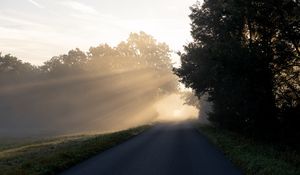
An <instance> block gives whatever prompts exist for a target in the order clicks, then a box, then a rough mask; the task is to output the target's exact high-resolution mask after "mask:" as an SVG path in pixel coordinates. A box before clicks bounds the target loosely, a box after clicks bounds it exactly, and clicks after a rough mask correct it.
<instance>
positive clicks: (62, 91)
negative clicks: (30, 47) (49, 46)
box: [0, 32, 178, 137]
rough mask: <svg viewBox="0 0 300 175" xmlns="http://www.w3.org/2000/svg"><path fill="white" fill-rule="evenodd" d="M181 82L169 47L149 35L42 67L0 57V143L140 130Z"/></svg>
mask: <svg viewBox="0 0 300 175" xmlns="http://www.w3.org/2000/svg"><path fill="white" fill-rule="evenodd" d="M177 82H178V81H177V79H176V76H175V75H173V72H172V63H171V59H170V49H169V47H168V46H167V45H166V44H164V43H159V42H157V41H156V40H155V39H154V38H153V37H152V36H150V35H147V34H146V33H144V32H140V33H132V34H130V36H129V38H128V40H127V41H124V42H121V43H120V44H119V45H117V46H116V47H111V46H109V45H107V44H102V45H99V46H97V47H91V48H90V49H89V51H88V52H87V53H85V52H83V51H81V50H79V49H75V50H71V51H69V52H68V54H64V55H60V56H56V57H53V58H51V59H50V60H49V61H46V62H45V63H44V64H43V65H41V66H34V65H31V64H30V63H24V62H22V61H21V60H19V59H18V58H16V57H14V56H11V55H4V56H1V55H0V85H1V86H0V111H1V117H0V137H1V136H23V135H24V136H32V135H53V134H69V133H75V132H83V131H103V130H113V129H121V128H124V127H129V126H133V125H137V124H138V123H141V122H145V121H147V120H151V119H153V117H155V115H156V114H155V111H151V110H149V108H151V105H152V104H153V103H154V102H155V100H157V99H158V98H159V96H161V95H163V94H168V93H171V92H174V91H175V90H176V89H177ZM145 110H148V112H147V113H144V114H141V113H142V112H143V111H145ZM149 111H150V112H149Z"/></svg>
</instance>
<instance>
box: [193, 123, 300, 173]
mask: <svg viewBox="0 0 300 175" xmlns="http://www.w3.org/2000/svg"><path fill="white" fill-rule="evenodd" d="M198 129H199V131H200V132H201V133H202V134H204V135H206V136H207V137H208V138H209V139H210V140H211V142H212V143H214V144H215V145H217V146H218V147H219V148H220V149H221V150H222V151H223V152H224V154H225V155H227V157H228V158H229V159H231V161H232V162H233V163H234V164H236V165H237V166H238V167H240V168H241V169H242V170H243V171H244V173H245V174H247V175H254V174H255V175H300V154H299V153H297V152H296V151H294V150H291V149H289V148H287V147H285V148H282V147H279V146H275V145H271V144H266V143H261V142H258V141H256V140H253V139H248V138H245V137H243V136H241V135H238V134H236V133H232V132H229V131H224V130H220V129H217V128H214V127H211V126H202V125H199V126H198Z"/></svg>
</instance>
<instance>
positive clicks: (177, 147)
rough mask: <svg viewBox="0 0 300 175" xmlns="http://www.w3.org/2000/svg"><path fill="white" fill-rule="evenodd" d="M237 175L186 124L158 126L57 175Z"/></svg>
mask: <svg viewBox="0 0 300 175" xmlns="http://www.w3.org/2000/svg"><path fill="white" fill-rule="evenodd" d="M194 174H195V175H240V174H241V172H240V171H239V170H237V169H236V168H235V167H234V166H233V165H232V164H231V163H230V161H229V160H227V159H226V158H225V157H224V155H223V154H222V153H221V152H220V151H218V150H217V149H216V148H215V147H214V146H212V145H211V144H210V143H209V142H208V141H207V139H206V138H205V137H204V136H202V135H201V134H199V133H198V131H196V130H195V129H194V128H193V126H192V124H191V123H189V122H183V123H168V124H166V123H165V124H158V125H157V126H154V127H153V128H152V129H150V130H148V131H146V132H144V133H143V134H140V135H138V136H136V137H135V138H133V139H130V140H128V141H126V142H124V143H123V144H120V145H118V146H116V147H114V148H112V149H109V150H107V151H105V152H103V153H101V154H99V155H97V156H94V157H92V158H90V159H88V160H86V161H84V162H82V163H80V164H78V165H76V166H74V167H72V168H70V169H68V170H67V171H65V172H63V173H61V175H194Z"/></svg>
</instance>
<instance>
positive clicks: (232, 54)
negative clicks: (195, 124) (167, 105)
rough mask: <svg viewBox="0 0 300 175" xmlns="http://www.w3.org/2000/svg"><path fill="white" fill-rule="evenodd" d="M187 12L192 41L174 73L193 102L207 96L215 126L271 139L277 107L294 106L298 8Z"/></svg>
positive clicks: (238, 2)
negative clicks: (193, 97) (194, 97)
mask: <svg viewBox="0 0 300 175" xmlns="http://www.w3.org/2000/svg"><path fill="white" fill-rule="evenodd" d="M191 10H192V13H191V15H190V18H191V20H192V32H191V33H192V36H193V38H194V41H193V42H192V43H190V44H188V45H187V46H185V52H184V53H182V54H181V60H182V67H181V68H178V69H175V73H176V74H177V75H178V76H179V77H181V81H182V82H183V83H184V84H186V86H188V87H191V88H192V89H194V90H195V91H196V93H197V95H198V97H201V95H203V94H204V93H208V94H209V96H210V98H209V99H210V100H211V101H212V102H213V104H214V105H213V113H212V114H211V115H210V119H211V120H212V121H213V122H215V123H216V124H217V125H219V126H221V127H225V128H229V129H232V130H237V131H243V132H245V133H250V134H254V135H262V133H265V135H269V136H270V135H275V134H276V132H277V131H278V130H279V128H278V127H279V126H280V124H281V120H280V118H279V113H280V111H281V109H282V107H280V105H278V104H282V103H283V102H284V101H286V102H287V103H288V104H289V106H291V105H294V107H296V106H298V105H299V98H298V97H297V96H298V95H297V94H299V89H300V86H299V82H300V81H299V65H298V64H299V51H298V50H299V26H300V25H299V15H298V13H299V11H300V10H299V3H297V2H295V1H292V0H285V1H275V0H274V1H263V0H251V1H242V0H227V1H224V0H207V1H205V2H204V4H203V5H200V4H199V3H197V4H195V5H194V6H193V7H191ZM285 69H288V71H286V70H285ZM280 77H281V78H280ZM282 78H284V79H286V80H285V81H282ZM282 88H283V90H282ZM280 89H281V91H279V90H280ZM284 91H285V92H284ZM279 97H281V98H283V99H286V100H283V99H280V98H279ZM291 99H294V100H291ZM292 101H293V102H292ZM294 109H295V108H294ZM266 126H268V127H266Z"/></svg>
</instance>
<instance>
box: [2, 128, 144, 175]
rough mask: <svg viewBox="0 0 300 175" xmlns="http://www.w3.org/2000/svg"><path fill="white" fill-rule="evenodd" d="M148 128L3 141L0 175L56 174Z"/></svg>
mask: <svg viewBox="0 0 300 175" xmlns="http://www.w3.org/2000/svg"><path fill="white" fill-rule="evenodd" d="M149 127H150V125H145V126H141V127H136V128H132V129H128V130H124V131H118V132H114V133H107V134H100V135H77V136H67V137H57V138H49V139H42V140H30V139H29V140H27V141H23V142H18V141H10V140H2V141H1V144H0V174H1V175H20V174H22V175H27V174H28V175H29V174H30V175H38V174H56V173H58V172H60V171H62V170H64V169H67V168H69V167H71V166H72V165H75V164H76V163H79V162H81V161H83V160H84V159H87V158H89V157H91V156H93V155H95V154H98V153H100V152H102V151H104V150H107V149H109V148H111V147H113V146H115V145H117V144H119V143H121V142H124V141H126V140H127V139H129V138H131V137H133V136H135V135H137V134H140V133H141V132H143V131H145V130H146V129H148V128H149Z"/></svg>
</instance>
